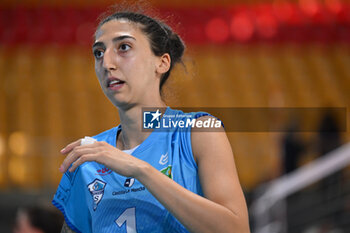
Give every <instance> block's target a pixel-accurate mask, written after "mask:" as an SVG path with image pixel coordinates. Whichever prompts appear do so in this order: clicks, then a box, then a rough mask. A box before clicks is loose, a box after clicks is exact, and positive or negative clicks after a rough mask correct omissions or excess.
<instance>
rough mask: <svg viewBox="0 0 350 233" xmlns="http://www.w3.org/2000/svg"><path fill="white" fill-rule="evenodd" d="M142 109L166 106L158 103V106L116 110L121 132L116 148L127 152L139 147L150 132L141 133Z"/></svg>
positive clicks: (138, 106)
mask: <svg viewBox="0 0 350 233" xmlns="http://www.w3.org/2000/svg"><path fill="white" fill-rule="evenodd" d="M143 107H161V108H163V107H164V108H165V107H166V104H165V103H164V102H163V101H160V102H159V103H158V104H156V103H154V104H150V105H135V106H133V107H131V108H128V109H122V108H118V112H119V118H120V124H121V126H122V131H121V132H120V134H119V136H118V139H117V147H118V148H119V149H121V150H128V149H131V148H134V147H136V146H138V145H140V144H141V143H142V142H143V141H144V140H145V139H146V138H147V137H148V136H149V135H150V134H151V132H144V131H142V121H141V119H142V116H141V111H142V108H143Z"/></svg>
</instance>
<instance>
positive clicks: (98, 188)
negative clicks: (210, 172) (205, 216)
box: [52, 107, 209, 233]
mask: <svg viewBox="0 0 350 233" xmlns="http://www.w3.org/2000/svg"><path fill="white" fill-rule="evenodd" d="M165 114H167V115H173V116H174V117H176V116H177V115H179V114H180V115H182V116H183V115H187V117H190V118H191V119H195V118H198V117H200V116H203V115H209V114H206V113H202V112H200V113H183V112H182V111H179V110H173V109H171V108H169V107H168V108H167V109H166V112H165ZM119 130H121V126H120V125H119V126H117V127H115V128H112V129H110V130H107V131H105V132H103V133H101V134H99V135H96V136H94V138H95V139H96V140H97V141H105V142H107V143H109V144H110V145H112V146H116V137H117V133H118V131H119ZM132 155H133V156H135V157H136V158H139V159H142V160H144V161H146V162H148V163H149V164H151V165H152V166H153V167H154V168H156V169H157V170H159V171H160V172H162V173H164V174H165V175H167V176H168V177H169V179H173V180H174V181H175V182H177V183H178V184H180V185H181V186H183V187H184V188H186V189H188V190H190V191H192V192H194V193H197V194H199V195H202V191H201V186H200V183H199V179H198V172H197V165H196V163H195V161H194V158H193V154H192V146H191V130H190V128H186V129H183V128H182V129H180V128H176V127H175V129H173V130H171V131H167V132H157V130H154V131H153V132H152V133H151V134H150V135H149V136H148V138H147V139H146V140H145V141H143V142H142V143H141V144H140V145H139V146H138V147H137V148H136V150H135V151H133V153H132ZM164 188H166V187H164ZM52 202H53V204H54V205H55V206H56V207H57V208H58V209H59V210H61V211H62V213H63V214H64V216H65V220H66V223H67V224H68V226H69V227H70V228H71V229H73V230H74V231H76V232H83V233H89V232H94V233H97V232H103V233H105V232H123V233H136V232H138V233H152V232H156V233H160V232H169V233H170V232H171V233H176V232H188V231H187V230H186V229H185V228H184V226H183V225H182V224H181V223H180V222H179V221H177V219H175V218H174V217H173V216H172V215H171V214H170V213H169V211H168V210H167V209H165V207H164V206H163V205H161V204H160V203H159V202H158V201H157V199H156V198H154V197H153V196H152V195H151V193H150V192H149V191H148V190H147V189H146V188H145V187H144V186H143V185H142V184H141V183H140V182H139V181H138V180H136V179H134V178H131V177H124V176H121V175H119V174H117V173H115V172H113V171H111V170H109V169H108V168H106V167H104V166H103V165H101V164H98V163H96V162H86V163H84V164H82V165H81V166H79V167H78V168H77V169H76V171H75V172H73V173H70V172H68V171H67V172H66V173H65V174H64V175H63V177H62V180H61V182H60V184H59V187H58V189H57V192H56V194H55V196H54V199H53V201H52Z"/></svg>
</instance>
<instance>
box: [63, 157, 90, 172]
mask: <svg viewBox="0 0 350 233" xmlns="http://www.w3.org/2000/svg"><path fill="white" fill-rule="evenodd" d="M87 161H95V154H84V155H83V156H81V157H79V158H78V159H77V160H76V161H75V162H74V163H73V164H72V166H71V167H70V168H69V170H68V171H69V172H74V171H75V169H76V168H77V167H79V166H80V165H82V164H83V163H85V162H87Z"/></svg>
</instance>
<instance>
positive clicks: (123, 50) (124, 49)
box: [119, 44, 131, 52]
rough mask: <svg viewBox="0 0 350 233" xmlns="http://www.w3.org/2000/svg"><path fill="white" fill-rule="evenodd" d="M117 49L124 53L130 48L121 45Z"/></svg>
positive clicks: (126, 45)
mask: <svg viewBox="0 0 350 233" xmlns="http://www.w3.org/2000/svg"><path fill="white" fill-rule="evenodd" d="M119 49H120V50H121V51H122V52H126V51H128V50H129V49H131V46H130V45H128V44H121V45H120V46H119Z"/></svg>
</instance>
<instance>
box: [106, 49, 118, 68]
mask: <svg viewBox="0 0 350 233" xmlns="http://www.w3.org/2000/svg"><path fill="white" fill-rule="evenodd" d="M103 68H105V69H106V70H116V69H117V62H116V56H115V54H114V52H113V49H107V50H106V51H105V53H104V56H103Z"/></svg>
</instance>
